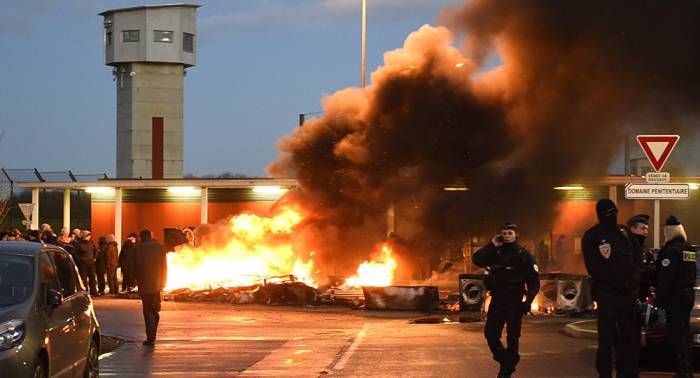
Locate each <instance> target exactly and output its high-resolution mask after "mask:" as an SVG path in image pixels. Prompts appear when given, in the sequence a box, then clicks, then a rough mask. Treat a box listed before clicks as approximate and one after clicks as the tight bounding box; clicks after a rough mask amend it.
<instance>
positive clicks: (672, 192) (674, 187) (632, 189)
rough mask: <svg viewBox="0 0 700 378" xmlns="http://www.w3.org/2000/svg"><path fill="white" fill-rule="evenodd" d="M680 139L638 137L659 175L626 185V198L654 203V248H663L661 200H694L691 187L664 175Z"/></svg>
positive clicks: (649, 136)
mask: <svg viewBox="0 0 700 378" xmlns="http://www.w3.org/2000/svg"><path fill="white" fill-rule="evenodd" d="M680 138H681V137H680V136H678V135H637V142H638V143H639V146H640V147H642V151H644V155H646V157H647V159H648V160H649V163H651V166H652V167H653V168H654V171H655V172H649V173H647V174H646V175H645V178H646V183H627V184H626V185H625V198H627V199H649V200H654V248H659V247H660V246H661V243H660V239H661V220H660V219H659V218H660V217H661V202H660V200H662V199H664V200H670V199H673V200H681V199H688V198H689V197H690V186H689V185H688V184H672V183H671V175H670V174H669V173H668V172H661V169H662V168H663V167H664V165H665V164H666V161H667V160H668V157H669V156H670V155H671V152H672V151H673V149H674V148H675V147H676V144H677V143H678V140H679V139H680Z"/></svg>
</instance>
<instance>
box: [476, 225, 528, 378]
mask: <svg viewBox="0 0 700 378" xmlns="http://www.w3.org/2000/svg"><path fill="white" fill-rule="evenodd" d="M517 230H518V226H517V225H516V224H513V223H506V224H505V225H504V226H503V229H502V231H501V234H500V235H497V236H495V237H494V238H493V239H492V240H491V242H490V243H489V244H487V245H486V246H484V247H483V248H481V249H479V250H478V251H476V252H475V253H474V256H473V260H474V264H476V265H478V266H480V267H482V268H485V269H486V271H487V274H488V275H487V278H486V286H487V288H488V290H489V291H490V292H491V304H490V305H489V310H488V314H487V318H486V325H485V327H484V335H485V336H486V341H487V343H488V345H489V348H490V349H491V353H493V359H494V360H496V361H497V362H498V363H499V364H500V365H501V367H500V370H499V371H498V377H499V378H501V377H504V378H505V377H510V376H511V374H513V372H514V371H515V366H516V365H517V364H518V362H519V361H520V354H519V339H520V328H521V325H522V321H523V316H524V315H525V314H527V313H528V312H530V308H531V306H532V301H534V300H535V296H536V295H537V292H538V291H539V289H540V279H539V274H538V268H537V265H536V264H535V259H534V257H533V256H532V255H531V254H530V252H528V251H527V250H525V249H524V248H523V247H522V246H520V244H518V242H517V239H518V233H517ZM523 296H525V298H526V299H525V301H523ZM504 325H506V332H507V334H508V336H507V340H508V347H507V348H506V347H504V346H503V343H502V342H501V333H502V332H503V326H504Z"/></svg>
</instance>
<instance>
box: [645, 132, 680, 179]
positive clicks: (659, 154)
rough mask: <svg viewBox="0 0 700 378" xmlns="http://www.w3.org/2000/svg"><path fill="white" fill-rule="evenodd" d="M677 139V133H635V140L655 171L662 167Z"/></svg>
mask: <svg viewBox="0 0 700 378" xmlns="http://www.w3.org/2000/svg"><path fill="white" fill-rule="evenodd" d="M679 139H681V137H680V136H678V135H637V142H638V143H639V145H640V146H642V150H643V151H644V154H645V155H646V156H647V159H649V162H650V163H651V166H652V167H654V170H655V171H656V172H659V171H661V168H663V167H664V164H666V160H668V157H669V156H670V155H671V151H673V148H674V147H676V143H678V140H679Z"/></svg>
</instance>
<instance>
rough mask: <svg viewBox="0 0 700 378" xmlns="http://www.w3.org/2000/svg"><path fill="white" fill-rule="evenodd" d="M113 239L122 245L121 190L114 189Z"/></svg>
mask: <svg viewBox="0 0 700 378" xmlns="http://www.w3.org/2000/svg"><path fill="white" fill-rule="evenodd" d="M114 239H116V241H117V245H118V246H121V244H122V188H114Z"/></svg>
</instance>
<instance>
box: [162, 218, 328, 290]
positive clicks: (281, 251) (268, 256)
mask: <svg viewBox="0 0 700 378" xmlns="http://www.w3.org/2000/svg"><path fill="white" fill-rule="evenodd" d="M302 219H303V217H302V216H301V215H300V214H299V213H298V212H296V211H294V210H291V209H284V210H282V211H281V212H280V213H279V214H277V215H274V216H273V217H269V218H264V217H259V216H257V215H253V214H241V215H237V216H234V217H233V218H231V219H230V220H229V222H228V227H227V228H225V229H220V230H219V232H226V233H228V235H227V240H228V241H227V243H226V245H225V246H224V247H214V246H208V245H202V246H199V247H192V246H184V247H180V248H178V249H177V250H176V252H174V253H169V254H168V283H167V286H166V290H172V289H176V288H190V289H195V290H196V289H206V288H210V287H235V286H248V285H254V284H257V283H259V282H260V280H261V279H262V278H265V277H270V276H278V275H286V274H293V275H294V276H296V278H297V280H298V281H301V282H304V283H305V284H307V285H309V286H316V281H315V280H314V278H313V269H314V264H313V261H312V260H310V259H309V260H304V259H302V258H299V257H298V256H297V254H296V252H295V251H294V249H293V248H292V246H291V244H290V243H289V237H290V235H291V233H292V231H293V229H294V226H296V225H297V224H298V223H299V222H301V220H302ZM310 255H312V254H310Z"/></svg>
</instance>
